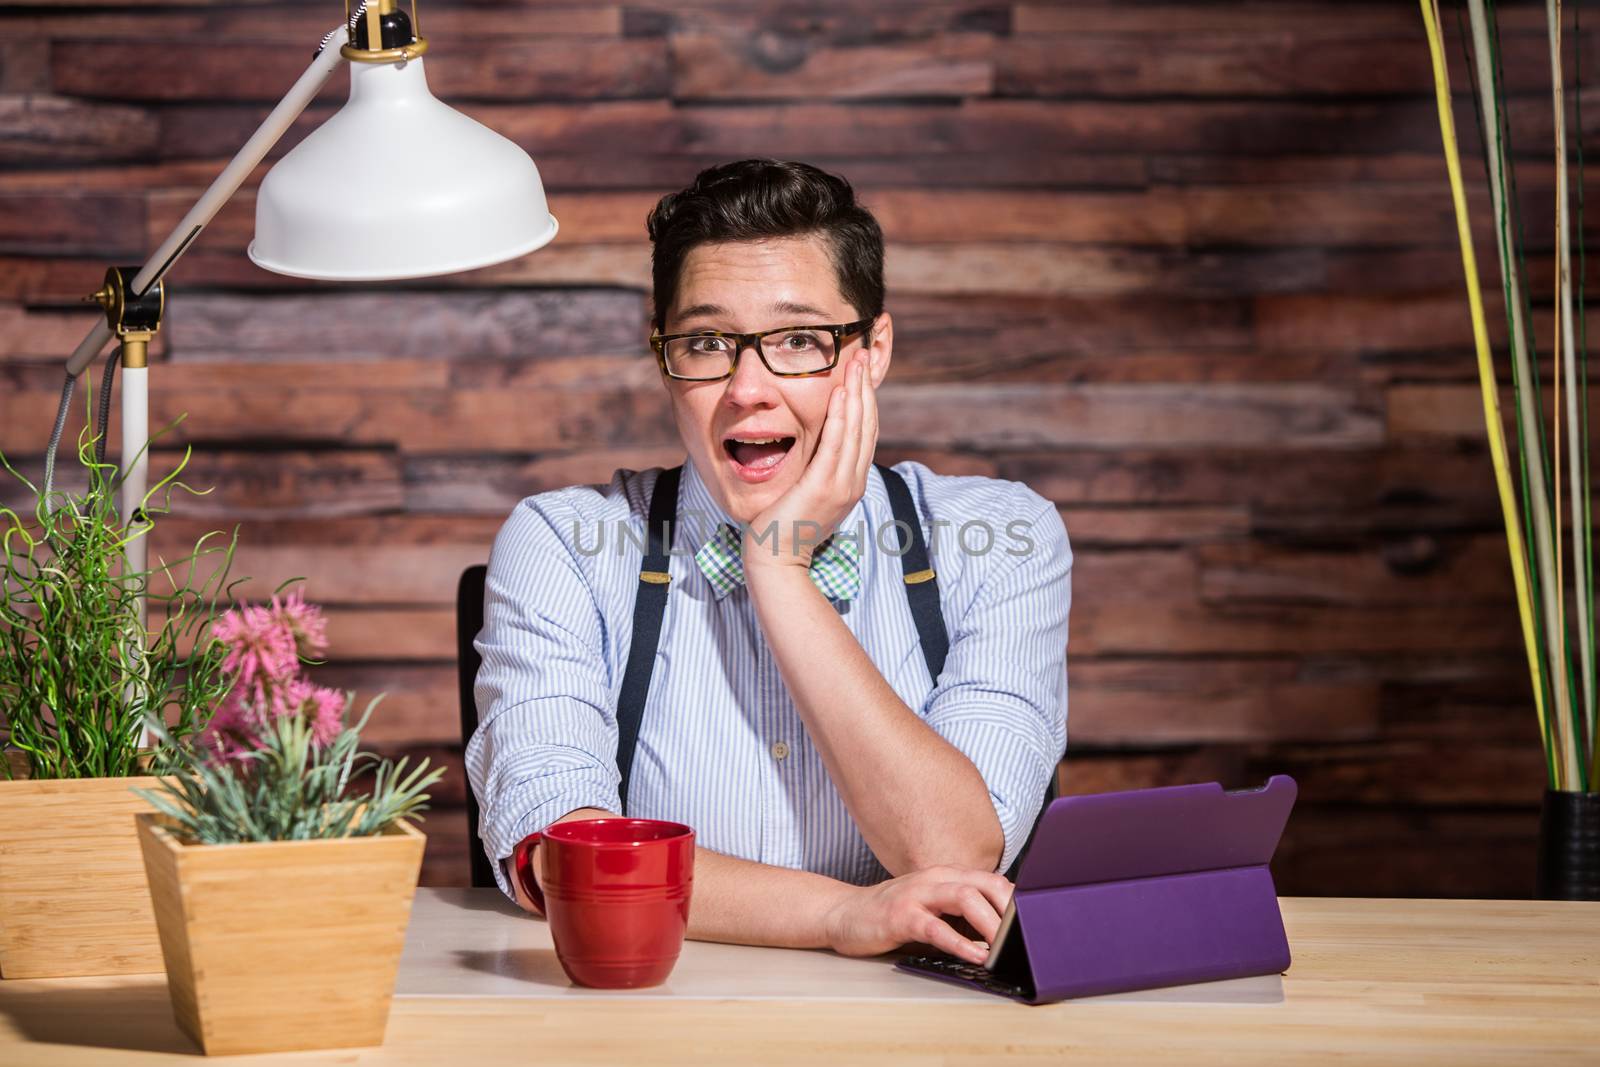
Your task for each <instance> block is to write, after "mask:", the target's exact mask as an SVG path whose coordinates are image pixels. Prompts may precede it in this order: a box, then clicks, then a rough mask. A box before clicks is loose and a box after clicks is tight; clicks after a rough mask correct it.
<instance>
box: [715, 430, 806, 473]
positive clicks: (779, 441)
mask: <svg viewBox="0 0 1600 1067" xmlns="http://www.w3.org/2000/svg"><path fill="white" fill-rule="evenodd" d="M794 442H795V439H794V438H793V437H788V436H782V435H773V436H769V437H756V436H746V435H744V434H740V435H739V436H737V437H724V438H723V439H722V450H723V452H724V453H726V454H727V457H728V459H729V461H730V462H731V463H732V465H733V470H734V473H735V474H737V475H738V476H739V477H740V478H743V479H744V480H745V481H749V482H763V481H766V480H767V479H768V478H770V477H772V476H773V474H774V473H776V472H777V470H778V468H779V467H781V466H783V461H784V460H785V459H786V458H787V457H788V455H789V450H790V449H792V448H793V447H794Z"/></svg>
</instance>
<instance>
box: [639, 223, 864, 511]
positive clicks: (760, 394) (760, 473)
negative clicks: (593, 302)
mask: <svg viewBox="0 0 1600 1067" xmlns="http://www.w3.org/2000/svg"><path fill="white" fill-rule="evenodd" d="M825 240H826V238H823V237H789V238H779V239H772V240H763V241H725V242H716V243H707V244H702V245H697V246H696V247H695V248H694V249H692V250H691V251H690V252H689V254H688V256H687V257H685V259H684V263H683V269H682V273H681V276H680V278H679V281H678V292H677V296H676V298H675V299H674V301H673V305H672V307H671V308H669V309H668V311H667V321H666V325H665V327H664V328H663V330H662V332H663V333H691V332H693V331H696V330H729V331H738V332H741V333H753V332H755V331H758V330H767V329H771V328H773V327H777V326H809V325H821V324H834V323H842V322H854V321H856V319H857V318H859V317H860V316H859V315H858V314H857V313H856V310H855V308H854V307H852V306H851V305H850V303H849V302H848V301H846V300H845V299H844V297H843V296H841V295H840V293H839V283H838V278H837V276H836V274H835V271H834V268H833V263H832V261H831V260H830V259H829V258H828V253H827V251H826V247H825V244H824V242H825ZM872 333H873V339H872V345H871V348H870V349H869V355H870V360H869V363H868V372H869V373H870V374H871V375H872V378H871V381H872V384H873V386H874V387H876V386H877V385H878V384H879V383H881V382H882V381H883V377H884V375H885V374H886V373H887V372H888V369H889V355H890V350H891V348H892V346H893V340H894V338H893V329H892V323H891V322H890V319H889V315H888V313H887V312H885V313H884V314H882V315H879V316H878V318H877V321H876V322H875V324H874V326H873V331H872ZM863 339H864V336H863V335H861V334H857V335H855V336H853V337H851V338H849V340H848V341H847V343H846V344H845V346H844V348H843V350H842V351H841V352H840V356H839V361H838V362H837V363H836V364H835V365H834V367H833V369H832V370H830V371H828V372H826V373H823V374H816V375H811V376H809V377H804V378H780V377H778V376H776V375H774V374H773V373H771V372H770V371H768V370H767V368H766V366H765V365H763V364H762V362H761V360H760V359H759V358H758V357H757V355H756V353H755V351H754V350H753V349H751V348H746V349H745V350H744V351H743V352H741V353H740V354H739V362H738V364H737V365H736V366H735V368H734V373H733V376H732V377H731V378H725V379H723V380H721V381H715V382H681V381H677V380H675V379H671V378H666V377H665V376H664V375H663V380H664V381H665V382H666V386H667V393H668V395H669V396H670V397H671V398H672V411H673V417H674V418H675V419H676V420H677V423H678V433H679V434H680V435H681V436H682V437H683V443H684V447H685V448H686V449H687V450H688V452H689V459H690V461H691V462H693V463H694V465H695V469H696V470H698V471H699V472H700V476H701V479H702V480H703V481H704V482H705V483H706V486H707V488H709V489H710V490H711V494H712V496H714V497H715V498H716V500H717V503H718V504H720V505H721V506H722V508H723V510H724V511H726V512H727V513H728V514H729V515H730V516H731V517H732V518H733V519H734V520H735V521H737V522H750V521H752V520H754V519H755V517H756V516H757V515H759V514H761V513H762V512H763V511H765V510H766V508H767V507H768V506H769V505H770V504H772V503H773V502H774V501H776V500H777V499H778V498H780V497H781V496H783V494H784V493H785V492H786V491H787V490H788V489H789V487H790V486H792V485H794V484H795V482H797V481H799V479H800V475H801V474H802V473H803V472H804V470H805V467H806V464H807V463H809V462H810V461H811V457H812V456H813V455H814V454H815V452H816V448H817V442H818V440H820V438H821V436H822V424H823V421H824V418H825V416H826V415H827V412H828V396H829V394H830V393H831V392H832V391H833V389H834V387H835V386H836V385H838V384H839V382H841V381H842V380H843V374H844V369H845V367H846V365H847V364H848V362H849V360H850V358H851V357H852V356H854V355H855V354H857V353H858V352H860V351H861V346H862V342H863ZM771 438H777V439H778V441H777V442H776V443H775V444H763V443H751V442H753V441H766V440H768V439H771Z"/></svg>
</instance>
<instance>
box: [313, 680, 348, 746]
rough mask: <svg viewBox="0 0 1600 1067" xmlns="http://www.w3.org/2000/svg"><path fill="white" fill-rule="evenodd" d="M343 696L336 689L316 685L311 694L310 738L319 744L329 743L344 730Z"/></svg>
mask: <svg viewBox="0 0 1600 1067" xmlns="http://www.w3.org/2000/svg"><path fill="white" fill-rule="evenodd" d="M344 705H345V696H344V694H343V693H341V692H339V691H338V690H337V689H329V688H327V687H326V686H321V685H319V686H317V687H316V688H315V690H314V691H313V692H312V694H311V710H310V717H311V738H312V740H313V741H315V742H316V743H317V744H319V745H331V744H332V743H333V741H334V739H335V738H336V737H338V736H339V734H340V733H342V732H343V731H344Z"/></svg>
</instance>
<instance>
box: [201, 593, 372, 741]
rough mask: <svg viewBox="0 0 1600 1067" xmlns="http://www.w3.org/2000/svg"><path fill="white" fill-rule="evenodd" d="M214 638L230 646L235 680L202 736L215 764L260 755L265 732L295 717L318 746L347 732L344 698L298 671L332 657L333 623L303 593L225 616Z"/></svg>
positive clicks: (226, 667) (228, 668) (226, 666)
mask: <svg viewBox="0 0 1600 1067" xmlns="http://www.w3.org/2000/svg"><path fill="white" fill-rule="evenodd" d="M213 634H214V636H215V637H216V639H217V640H218V641H220V642H222V643H223V644H224V645H226V646H227V655H226V656H225V657H224V660H223V664H222V668H223V671H224V672H225V673H228V674H231V675H232V676H233V679H232V680H233V688H232V689H231V690H229V692H228V695H227V697H226V698H225V699H224V700H223V703H222V704H221V706H220V707H218V708H217V711H216V713H215V715H214V716H213V717H212V720H211V723H210V725H209V726H208V727H207V729H206V732H205V735H204V736H205V740H206V742H207V744H208V745H209V746H210V748H211V749H212V751H213V752H214V753H215V754H216V756H217V758H219V759H221V760H223V761H225V762H226V761H232V760H238V759H240V758H242V757H243V756H244V755H245V754H247V753H249V752H251V751H254V750H256V749H259V748H261V747H262V737H261V735H262V733H263V732H264V731H266V730H268V729H270V728H271V726H272V723H273V722H274V721H275V720H278V719H282V718H286V717H290V716H292V717H295V718H303V719H304V720H305V722H306V724H307V725H308V726H309V727H310V728H311V737H312V741H313V743H315V744H317V745H327V744H331V743H332V742H333V740H334V739H335V738H337V737H338V736H339V734H340V733H341V732H342V731H343V730H344V712H345V696H344V694H342V693H340V692H338V691H337V690H333V689H328V688H326V687H325V686H319V685H314V684H312V682H311V679H310V678H308V677H306V676H305V674H304V673H303V671H302V669H301V657H302V656H304V657H307V658H315V657H319V656H321V655H322V654H323V653H325V652H326V651H327V648H328V624H327V620H326V619H324V618H323V615H322V611H321V609H320V608H317V607H316V606H315V605H312V604H307V603H306V602H305V598H304V596H303V594H302V593H301V592H300V590H298V589H295V590H292V591H291V592H289V593H288V594H287V595H285V596H283V597H276V596H275V597H273V598H272V602H271V604H270V605H266V606H261V605H243V606H240V607H238V608H234V609H232V610H230V611H227V612H225V613H224V614H223V616H222V618H221V619H220V620H218V622H217V624H216V626H215V627H214V628H213Z"/></svg>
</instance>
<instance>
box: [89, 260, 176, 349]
mask: <svg viewBox="0 0 1600 1067" xmlns="http://www.w3.org/2000/svg"><path fill="white" fill-rule="evenodd" d="M138 271H139V268H138V267H107V268H106V280H105V283H104V284H102V285H101V286H100V288H98V289H96V290H95V291H94V292H93V293H90V294H89V295H88V296H86V297H84V302H85V303H95V304H99V305H100V307H101V309H102V310H104V311H105V313H106V324H107V325H108V326H110V327H111V332H112V333H114V334H116V336H117V340H118V341H119V342H120V343H121V344H122V365H123V366H124V367H143V366H146V365H147V363H148V360H149V348H150V340H151V338H153V337H155V335H156V331H157V330H159V329H161V315H162V313H163V312H164V311H165V310H166V306H167V283H166V282H165V281H164V280H163V281H158V282H156V283H155V284H154V285H152V286H151V287H150V288H149V289H147V290H145V291H144V292H143V293H138V294H135V293H134V292H133V278H134V275H135V274H137V273H138Z"/></svg>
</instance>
